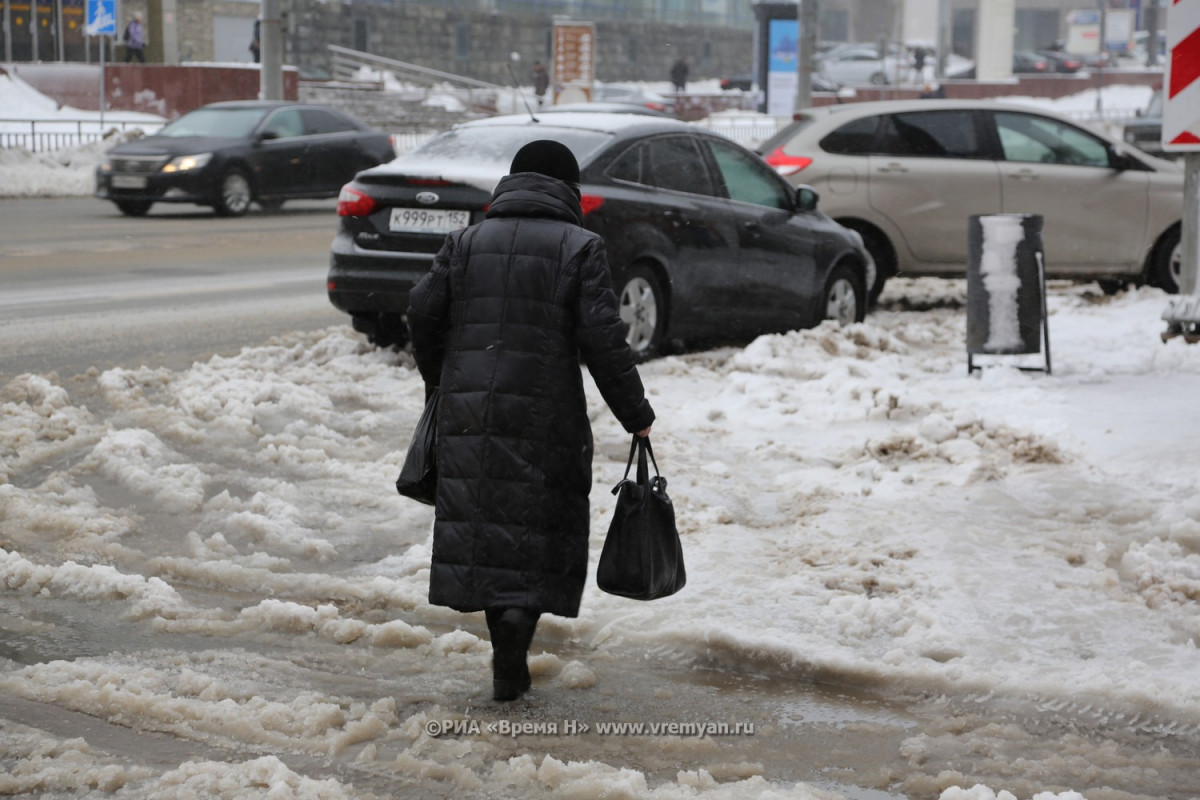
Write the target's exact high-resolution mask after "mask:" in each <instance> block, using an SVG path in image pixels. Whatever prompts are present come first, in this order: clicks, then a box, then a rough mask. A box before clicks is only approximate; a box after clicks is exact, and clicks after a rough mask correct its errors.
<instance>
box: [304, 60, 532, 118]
mask: <svg viewBox="0 0 1200 800" xmlns="http://www.w3.org/2000/svg"><path fill="white" fill-rule="evenodd" d="M326 47H327V48H328V49H329V52H330V53H331V54H332V57H331V58H332V65H333V76H334V78H335V79H336V80H339V81H353V82H357V83H362V82H363V79H362V77H361V75H362V73H363V71H364V69H365V70H366V71H367V73H368V74H370V75H379V76H380V77H379V78H372V79H370V80H371V81H373V82H374V83H375V84H376V85H377V86H378V87H379V88H382V86H383V80H382V74H383V73H390V74H391V75H392V76H393V77H394V78H396V79H397V80H399V81H404V82H408V83H412V84H416V85H417V86H419V87H422V88H420V89H418V91H420V92H422V93H424V94H425V95H428V93H429V92H430V91H432V90H434V89H435V88H437V87H445V86H451V87H453V88H454V89H456V90H457V91H458V92H465V97H463V98H462V99H463V100H464V102H466V104H467V106H468V107H470V108H480V109H489V108H490V109H494V108H495V106H496V94H497V93H498V92H502V91H507V89H508V87H505V86H500V85H499V84H495V83H488V82H487V81H481V80H476V79H475V78H468V77H465V76H463V75H455V74H454V73H452V72H443V71H441V70H437V69H431V68H430V67H423V66H421V65H420V64H412V63H409V62H407V61H398V60H397V59H394V58H385V57H384V56H377V55H373V54H371V53H364V52H363V51H361V50H351V49H350V48H348V47H342V46H340V45H336V44H331V45H326Z"/></svg>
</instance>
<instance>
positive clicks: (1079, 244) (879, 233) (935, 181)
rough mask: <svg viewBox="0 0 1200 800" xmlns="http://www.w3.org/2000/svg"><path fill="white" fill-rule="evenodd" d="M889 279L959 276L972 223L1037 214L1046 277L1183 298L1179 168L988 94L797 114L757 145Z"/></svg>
mask: <svg viewBox="0 0 1200 800" xmlns="http://www.w3.org/2000/svg"><path fill="white" fill-rule="evenodd" d="M758 152H759V153H760V154H762V155H763V156H764V158H766V160H767V162H768V163H770V164H771V165H772V166H774V167H775V168H776V170H778V171H779V173H780V174H782V175H783V176H784V177H785V178H786V179H787V180H788V181H790V182H791V183H793V184H795V185H800V184H809V185H811V186H812V187H814V188H815V189H816V190H817V191H818V192H819V193H820V195H821V208H822V209H823V210H824V211H825V212H826V213H827V214H829V215H830V216H831V217H833V218H834V219H836V220H837V221H838V222H840V223H842V224H843V225H845V226H846V227H848V228H852V229H854V230H857V231H858V232H859V233H860V234H862V236H863V239H864V240H865V242H866V245H867V249H868V250H869V251H870V252H871V255H872V256H873V257H874V259H875V263H876V266H877V267H878V271H877V277H876V281H875V285H874V286H873V287H872V288H871V299H872V300H874V299H876V298H878V296H879V293H880V291H882V289H883V284H884V282H885V281H886V280H887V278H888V277H889V276H892V275H901V274H903V275H913V276H917V275H934V276H944V277H961V276H963V275H964V274H965V271H966V259H967V220H968V217H970V216H972V215H975V214H1009V213H1012V214H1040V215H1042V217H1043V222H1044V227H1043V233H1042V239H1043V245H1044V250H1045V258H1046V275H1047V277H1050V278H1069V279H1076V280H1098V281H1100V282H1101V285H1102V286H1103V287H1104V288H1105V290H1106V291H1116V290H1118V289H1119V288H1120V287H1122V286H1124V285H1125V284H1127V283H1130V282H1132V283H1146V284H1151V285H1155V286H1160V287H1162V288H1163V289H1164V290H1166V291H1167V292H1172V293H1173V292H1177V291H1178V287H1179V273H1180V269H1181V263H1182V259H1181V255H1180V246H1179V241H1180V230H1181V228H1180V219H1181V216H1182V210H1183V170H1182V168H1181V167H1180V166H1179V165H1178V164H1175V163H1173V162H1170V161H1164V160H1161V159H1158V158H1154V157H1153V156H1150V155H1147V154H1145V153H1142V152H1141V151H1138V150H1136V149H1135V148H1131V147H1128V146H1126V145H1124V144H1123V143H1121V142H1119V141H1117V140H1116V139H1112V138H1109V137H1106V136H1104V135H1102V134H1099V133H1097V132H1095V131H1092V130H1090V129H1088V128H1086V127H1082V126H1080V125H1079V124H1077V123H1075V122H1072V121H1071V120H1070V119H1067V118H1065V117H1062V116H1059V115H1056V114H1053V113H1050V112H1045V111H1039V110H1036V109H1031V108H1028V107H1025V106H1018V105H1004V104H1001V103H997V102H995V101H988V100H897V101H881V102H873V103H847V104H842V105H830V106H823V107H820V108H810V109H805V110H803V111H801V112H800V113H799V114H798V115H797V116H796V119H795V121H794V122H793V123H792V124H790V125H788V126H787V127H786V128H784V129H783V130H781V131H780V132H779V133H778V134H776V135H775V136H773V137H772V138H770V139H768V140H767V141H766V142H764V143H763V145H762V146H761V147H759V148H758Z"/></svg>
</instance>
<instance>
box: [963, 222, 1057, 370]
mask: <svg viewBox="0 0 1200 800" xmlns="http://www.w3.org/2000/svg"><path fill="white" fill-rule="evenodd" d="M1032 353H1044V354H1045V366H1043V367H1027V366H1022V367H1019V369H1024V370H1036V371H1044V372H1046V373H1047V374H1049V373H1050V327H1049V320H1048V318H1047V315H1046V270H1045V265H1044V260H1043V254H1042V217H1041V216H1040V215H1037V214H978V215H974V216H972V217H970V219H969V222H968V226H967V374H971V373H973V372H974V371H975V370H977V369H982V367H981V366H979V365H977V364H976V363H975V359H974V357H975V356H976V355H1029V354H1032Z"/></svg>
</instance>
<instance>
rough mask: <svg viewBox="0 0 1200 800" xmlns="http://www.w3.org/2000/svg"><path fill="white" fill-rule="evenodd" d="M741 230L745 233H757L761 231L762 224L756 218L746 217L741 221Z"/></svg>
mask: <svg viewBox="0 0 1200 800" xmlns="http://www.w3.org/2000/svg"><path fill="white" fill-rule="evenodd" d="M742 230H744V231H746V232H747V233H759V232H761V231H762V225H760V224H759V223H758V220H756V219H748V220H746V221H745V222H743V223H742Z"/></svg>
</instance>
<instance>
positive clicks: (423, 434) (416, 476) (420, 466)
mask: <svg viewBox="0 0 1200 800" xmlns="http://www.w3.org/2000/svg"><path fill="white" fill-rule="evenodd" d="M437 406H438V392H437V391H436V390H435V391H433V392H432V393H431V394H430V395H429V399H428V400H426V401H425V410H424V411H422V412H421V418H420V419H419V420H417V428H416V430H414V431H413V437H412V441H411V442H409V445H408V454H407V455H405V456H404V465H403V466H402V467H400V477H398V478H396V491H397V492H399V493H400V494H402V495H404V496H405V497H410V498H412V499H413V500H416V501H417V502H419V503H425V504H426V505H430V506H431V505H433V504H434V497H435V494H436V493H437V460H436V458H435V448H436V447H437Z"/></svg>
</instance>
